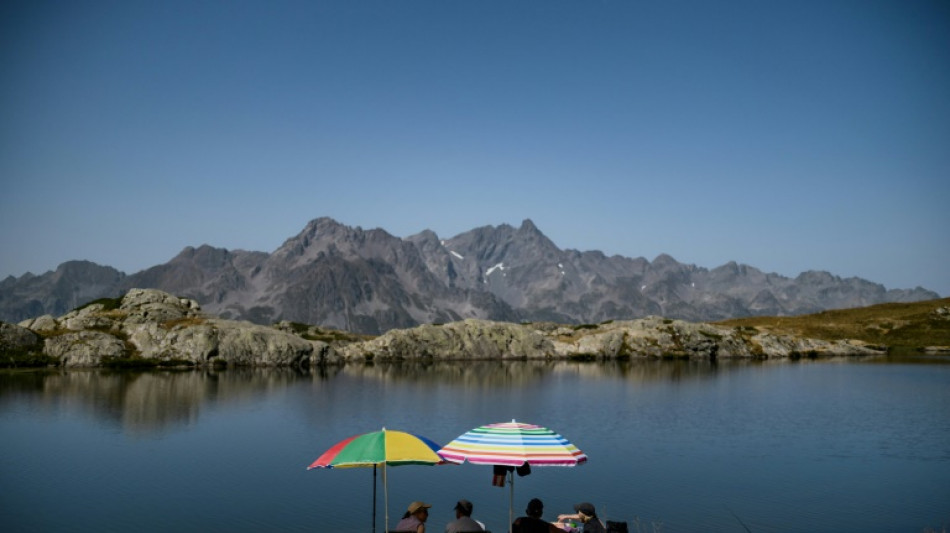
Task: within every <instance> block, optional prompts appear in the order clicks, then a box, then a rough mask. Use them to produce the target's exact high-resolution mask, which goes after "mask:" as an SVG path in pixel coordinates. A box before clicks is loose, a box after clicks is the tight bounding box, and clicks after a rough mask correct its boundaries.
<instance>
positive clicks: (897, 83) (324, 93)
mask: <svg viewBox="0 0 950 533" xmlns="http://www.w3.org/2000/svg"><path fill="white" fill-rule="evenodd" d="M0 81H2V83H0V117H2V119H0V250H2V252H0V277H6V276H7V275H14V276H21V275H22V274H24V273H25V272H27V271H30V272H33V273H36V274H39V273H42V272H45V271H47V270H51V269H54V268H55V267H56V266H57V265H58V264H59V263H61V262H63V261H66V260H71V259H88V260H90V261H94V262H96V263H99V264H103V265H110V266H114V267H116V268H118V269H120V270H122V271H125V272H127V273H133V272H136V271H138V270H141V269H143V268H146V267H149V266H152V265H155V264H159V263H164V262H166V261H168V260H169V259H171V258H172V257H174V256H175V255H176V254H177V253H178V252H179V251H180V250H181V249H182V248H184V247H185V246H198V245H201V244H210V245H213V246H219V247H224V248H229V249H245V250H260V251H267V252H270V251H273V250H275V249H276V248H278V247H279V246H280V245H281V243H282V242H283V241H284V240H285V239H287V238H289V237H291V236H293V235H296V234H297V233H298V232H299V231H300V230H301V229H303V227H304V226H305V225H306V223H307V222H308V221H309V220H311V219H313V218H317V217H320V216H330V217H333V218H335V219H337V220H339V221H340V222H342V223H344V224H348V225H352V226H361V227H363V228H374V227H382V228H384V229H386V230H387V231H389V232H390V233H392V234H394V235H396V236H399V237H406V236H409V235H412V234H414V233H418V232H419V231H422V230H423V229H431V230H433V231H435V232H436V233H438V234H439V235H440V236H442V237H452V236H454V235H456V234H458V233H461V232H464V231H467V230H470V229H473V228H475V227H479V226H484V225H497V224H502V223H508V224H511V225H514V226H518V225H520V224H521V221H522V220H523V219H526V218H530V219H532V220H533V221H534V223H535V224H536V225H537V226H538V227H539V228H540V229H541V231H542V232H544V233H545V234H546V235H547V236H548V237H550V238H551V239H552V240H553V241H554V243H555V244H557V245H558V246H559V247H561V248H574V249H580V250H592V249H596V250H602V251H604V252H605V253H608V254H620V255H624V256H630V257H639V256H643V257H646V258H648V259H651V260H652V259H653V258H655V257H656V256H657V255H659V254H661V253H668V254H670V255H672V256H673V257H674V258H676V259H677V260H679V261H681V262H684V263H693V264H696V265H699V266H702V267H707V268H714V267H716V266H719V265H721V264H723V263H725V262H727V261H731V260H735V261H737V262H740V263H745V264H749V265H752V266H755V267H757V268H760V269H762V270H764V271H766V272H777V273H779V274H782V275H786V276H796V275H798V274H799V273H800V272H802V271H805V270H827V271H830V272H831V273H833V274H835V275H838V276H842V277H851V276H858V277H863V278H866V279H869V280H871V281H875V282H878V283H883V284H884V285H885V286H886V287H887V288H911V287H915V286H918V285H920V286H924V287H926V288H929V289H931V290H935V291H937V292H939V293H940V294H941V295H943V296H947V295H950V236H948V235H950V231H948V230H950V97H948V95H950V4H948V3H947V2H944V1H933V2H929V1H919V0H910V1H889V2H878V1H870V0H860V1H834V0H829V1H809V0H806V1H800V0H799V1H790V2H784V1H752V2H744V1H726V2H710V1H677V0H673V1H663V2H659V1H657V2H632V1H631V2H621V1H614V0H607V1H589V2H582V1H578V0H572V1H557V0H555V1H544V2H541V1H522V0H519V1H506V2H493V1H476V0H465V1H437V2H436V1H433V2H421V1H411V0H406V1H400V0H392V1H383V2H363V1H353V2H343V1H339V2H320V1H306V2H282V1H268V2H264V1H260V2H246V1H229V2H217V1H210V0H209V1H187V2H177V1H160V2H159V1H156V2H146V1H138V0H133V1H131V2H130V1H124V0H123V1H114V2H113V1H75V2H73V1H62V2H47V1H42V0H32V1H19V0H13V1H7V2H4V3H2V4H0Z"/></svg>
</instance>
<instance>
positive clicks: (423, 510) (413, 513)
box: [395, 502, 432, 533]
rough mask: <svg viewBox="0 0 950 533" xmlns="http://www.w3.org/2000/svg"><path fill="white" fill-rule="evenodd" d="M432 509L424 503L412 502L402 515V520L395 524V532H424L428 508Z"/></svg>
mask: <svg viewBox="0 0 950 533" xmlns="http://www.w3.org/2000/svg"><path fill="white" fill-rule="evenodd" d="M430 507H432V506H431V505H429V504H428V503H425V502H412V503H410V504H409V509H408V510H407V511H406V514H404V515H402V520H400V521H399V523H398V524H396V529H395V531H412V532H413V533H425V532H426V520H427V519H428V518H429V508H430Z"/></svg>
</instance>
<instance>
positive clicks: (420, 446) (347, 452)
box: [307, 428, 443, 470]
mask: <svg viewBox="0 0 950 533" xmlns="http://www.w3.org/2000/svg"><path fill="white" fill-rule="evenodd" d="M438 449H439V445H438V444H436V443H434V442H432V441H431V440H429V439H427V438H425V437H423V436H421V435H413V434H412V433H406V432H404V431H391V430H387V429H386V428H383V429H382V431H373V432H372V433H363V434H362V435H354V436H352V437H350V438H348V439H344V440H341V441H340V442H338V443H336V444H335V445H333V447H332V448H330V449H329V450H327V451H326V452H324V453H323V455H321V456H320V457H318V458H317V460H316V461H314V462H313V463H312V464H311V465H310V466H308V467H307V470H310V469H313V468H352V467H359V466H373V465H377V466H379V465H383V464H387V465H393V466H398V465H436V464H440V463H442V462H443V460H442V458H441V457H439V454H438V453H437V451H438Z"/></svg>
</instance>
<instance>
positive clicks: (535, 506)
mask: <svg viewBox="0 0 950 533" xmlns="http://www.w3.org/2000/svg"><path fill="white" fill-rule="evenodd" d="M524 512H525V515H527V516H521V517H518V518H517V519H516V520H515V521H514V522H512V523H511V531H512V532H513V533H564V530H563V529H561V528H559V527H557V526H556V525H554V524H552V523H551V522H548V521H545V520H542V519H541V515H542V514H543V513H544V504H543V503H541V500H539V499H537V498H532V499H531V501H530V502H528V507H527V508H526V509H525V510H524Z"/></svg>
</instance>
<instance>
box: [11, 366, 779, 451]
mask: <svg viewBox="0 0 950 533" xmlns="http://www.w3.org/2000/svg"><path fill="white" fill-rule="evenodd" d="M772 364H794V363H785V362H778V363H776V362H759V361H730V362H725V363H724V362H720V363H718V364H717V363H714V362H709V361H641V360H637V361H613V362H606V363H585V362H567V361H546V362H545V361H519V362H492V361H475V362H472V361H466V362H463V361H459V362H430V363H424V362H412V363H387V364H379V363H377V364H368V365H348V366H344V367H328V368H315V369H306V370H299V369H289V368H276V369H275V368H254V369H251V368H248V369H228V370H220V371H206V370H184V371H145V372H142V371H108V370H69V371H57V372H3V373H0V402H9V401H13V400H14V399H18V400H24V399H26V400H28V401H29V402H30V404H31V405H32V406H33V407H34V408H36V409H38V410H40V411H43V410H57V411H58V410H70V411H76V412H78V413H80V414H83V415H85V416H91V417H94V418H96V419H97V420H99V421H100V422H101V423H105V424H112V425H115V426H117V427H119V428H120V429H121V430H122V431H124V432H126V433H129V434H133V435H134V434H152V433H160V432H164V431H169V430H174V429H176V428H180V427H187V426H190V425H193V424H195V423H196V422H197V419H198V417H199V415H200V413H201V410H202V407H203V406H206V404H207V406H210V405H216V404H225V403H227V404H230V403H244V402H247V403H250V402H254V401H256V400H258V399H260V398H262V397H265V396H266V395H268V394H270V393H273V392H276V391H280V390H283V389H285V388H286V387H289V386H291V385H299V384H302V383H304V384H305V383H321V382H325V381H329V380H333V379H334V378H336V377H338V376H346V377H349V378H356V379H358V380H379V381H390V382H394V383H398V382H412V383H422V384H425V383H432V384H439V385H442V386H453V387H459V388H460V389H466V388H476V389H481V388H509V387H519V386H522V385H525V384H529V383H532V382H535V381H537V380H540V379H544V378H546V377H551V376H555V377H556V376H557V375H574V376H579V377H581V378H582V379H593V380H601V379H621V380H624V381H632V382H640V383H644V384H646V383H650V382H665V381H688V380H702V379H708V378H712V377H714V376H715V375H717V374H718V373H721V372H724V371H729V370H731V369H737V368H747V367H750V366H759V365H772Z"/></svg>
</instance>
